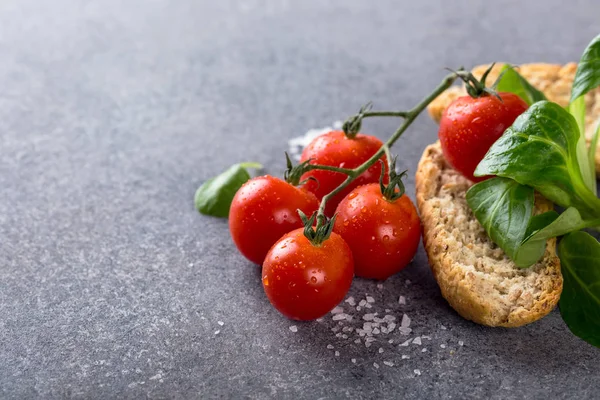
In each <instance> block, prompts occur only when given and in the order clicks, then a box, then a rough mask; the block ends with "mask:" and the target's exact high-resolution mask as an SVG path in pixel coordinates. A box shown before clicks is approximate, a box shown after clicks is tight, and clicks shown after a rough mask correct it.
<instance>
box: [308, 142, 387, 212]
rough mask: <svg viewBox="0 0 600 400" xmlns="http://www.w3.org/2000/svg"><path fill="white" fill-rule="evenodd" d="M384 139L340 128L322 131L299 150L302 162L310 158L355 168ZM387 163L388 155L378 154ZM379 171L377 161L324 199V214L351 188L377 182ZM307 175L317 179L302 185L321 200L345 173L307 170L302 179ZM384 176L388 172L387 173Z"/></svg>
mask: <svg viewBox="0 0 600 400" xmlns="http://www.w3.org/2000/svg"><path fill="white" fill-rule="evenodd" d="M382 145H383V143H382V142H381V140H379V139H377V138H376V137H375V136H368V135H363V134H360V133H359V134H358V135H356V137H354V138H352V139H349V138H348V137H346V135H345V134H344V132H342V131H331V132H329V133H326V134H324V135H321V136H318V137H316V138H315V139H314V140H313V141H312V142H311V143H310V144H309V145H308V146H306V148H305V149H304V151H303V152H302V157H301V159H300V161H301V162H303V161H306V160H311V162H310V163H311V164H321V165H331V166H335V167H341V168H355V167H358V166H359V165H361V164H362V163H364V162H365V161H367V160H368V159H369V158H371V156H373V154H375V153H376V152H377V151H378V150H379V148H381V146H382ZM381 160H383V161H384V164H385V165H386V172H387V161H386V160H387V159H386V157H385V156H382V157H381ZM380 175H381V163H380V162H379V161H378V162H376V163H375V164H373V165H372V166H371V168H369V169H368V170H366V171H365V172H364V173H363V174H361V175H360V176H359V177H357V178H356V179H355V180H354V181H353V182H352V183H351V184H350V185H348V186H347V187H346V188H345V189H344V190H342V191H341V192H340V193H338V194H337V195H336V196H334V197H333V198H332V199H331V200H330V201H328V202H327V208H326V209H325V214H327V215H328V216H332V215H333V213H334V211H335V208H336V207H337V205H338V203H339V202H340V201H341V200H342V199H343V198H344V197H345V196H346V195H347V194H348V193H350V192H351V191H352V189H353V188H355V187H358V186H360V185H364V184H367V183H373V182H379V176H380ZM308 177H313V178H316V179H317V181H318V183H317V182H315V181H313V180H310V181H308V182H307V183H306V184H305V185H304V187H305V188H306V189H307V190H309V191H311V192H313V193H314V194H315V195H316V196H317V198H318V199H319V200H320V199H322V198H323V196H325V195H326V194H328V193H330V192H331V191H332V190H333V189H335V188H336V187H338V186H339V185H340V184H341V183H342V182H343V181H344V180H345V179H346V175H344V174H341V173H339V172H332V171H321V170H315V171H309V172H307V173H305V174H304V175H303V176H302V178H301V179H302V180H305V179H307V178H308ZM386 177H387V173H386Z"/></svg>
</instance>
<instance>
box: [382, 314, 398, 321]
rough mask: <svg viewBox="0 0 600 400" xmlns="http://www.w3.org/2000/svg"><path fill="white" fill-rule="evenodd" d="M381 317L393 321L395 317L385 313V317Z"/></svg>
mask: <svg viewBox="0 0 600 400" xmlns="http://www.w3.org/2000/svg"><path fill="white" fill-rule="evenodd" d="M383 319H384V320H386V321H395V320H396V317H394V316H393V315H386V316H385V317H383Z"/></svg>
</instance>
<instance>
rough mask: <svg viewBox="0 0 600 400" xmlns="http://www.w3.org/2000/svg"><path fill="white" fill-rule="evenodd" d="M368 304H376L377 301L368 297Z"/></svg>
mask: <svg viewBox="0 0 600 400" xmlns="http://www.w3.org/2000/svg"><path fill="white" fill-rule="evenodd" d="M367 303H375V299H374V298H373V297H371V296H367Z"/></svg>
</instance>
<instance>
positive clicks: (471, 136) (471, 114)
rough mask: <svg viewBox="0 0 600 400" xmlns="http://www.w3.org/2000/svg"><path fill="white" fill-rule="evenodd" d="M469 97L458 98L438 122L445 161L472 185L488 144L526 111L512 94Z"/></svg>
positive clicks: (478, 179)
mask: <svg viewBox="0 0 600 400" xmlns="http://www.w3.org/2000/svg"><path fill="white" fill-rule="evenodd" d="M498 94H499V95H500V97H501V98H502V101H500V100H499V99H498V98H497V97H495V96H483V97H479V98H476V99H474V98H472V97H469V96H464V97H459V98H458V99H456V100H454V102H452V103H451V104H450V105H449V106H448V108H446V110H445V111H444V113H443V115H442V119H441V120H440V130H439V138H440V142H441V144H442V150H443V152H444V156H445V157H446V160H447V161H448V162H449V163H450V165H452V166H453V167H454V168H455V169H456V170H458V171H459V172H460V173H461V174H463V175H464V176H465V177H467V178H469V179H470V180H472V181H474V182H479V181H482V180H484V179H486V178H485V177H474V176H473V171H475V168H476V167H477V164H479V162H480V161H481V160H482V159H483V157H484V156H485V154H486V153H487V151H488V150H489V149H490V147H491V146H492V144H494V142H495V141H496V140H498V138H499V137H500V136H502V134H503V133H504V131H505V130H506V128H508V127H510V126H511V125H512V123H513V122H514V121H515V119H516V118H517V117H518V116H519V115H521V114H523V112H524V111H525V110H527V103H525V102H524V101H523V100H522V99H521V98H520V97H519V96H517V95H516V94H513V93H498Z"/></svg>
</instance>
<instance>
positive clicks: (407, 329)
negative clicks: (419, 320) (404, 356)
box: [398, 327, 412, 336]
mask: <svg viewBox="0 0 600 400" xmlns="http://www.w3.org/2000/svg"><path fill="white" fill-rule="evenodd" d="M398 330H399V331H400V333H401V334H403V335H404V336H408V335H410V333H411V332H412V329H411V328H403V327H400V328H398Z"/></svg>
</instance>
